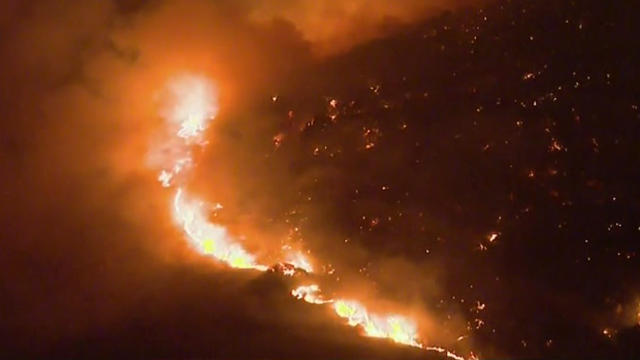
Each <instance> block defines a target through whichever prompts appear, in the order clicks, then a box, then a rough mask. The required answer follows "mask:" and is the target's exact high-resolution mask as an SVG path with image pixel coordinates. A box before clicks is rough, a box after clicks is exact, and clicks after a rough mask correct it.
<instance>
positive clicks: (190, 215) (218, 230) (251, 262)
mask: <svg viewBox="0 0 640 360" xmlns="http://www.w3.org/2000/svg"><path fill="white" fill-rule="evenodd" d="M207 207H208V204H206V203H204V202H203V201H200V200H197V199H190V198H188V197H187V196H186V195H185V192H184V190H183V189H182V188H179V189H178V190H177V191H176V195H175V197H174V200H173V217H174V219H175V220H176V221H177V223H178V225H180V226H181V227H182V229H183V230H184V232H185V234H186V235H187V239H188V240H189V242H190V243H191V245H192V246H193V247H194V248H195V249H196V250H197V251H198V252H199V253H201V254H205V255H209V256H213V257H214V258H216V259H218V260H220V261H222V262H224V263H227V264H228V265H229V266H231V267H233V268H238V269H256V270H260V271H266V270H267V269H268V267H266V266H263V265H258V264H257V263H256V259H255V256H253V255H251V254H249V253H248V252H247V251H246V250H245V249H244V248H243V247H242V246H241V245H239V244H237V243H235V242H234V239H233V238H232V237H231V236H230V235H229V233H228V232H227V230H226V229H225V228H224V227H223V226H220V225H217V224H213V223H211V222H210V221H209V220H208V219H207V216H206V210H207Z"/></svg>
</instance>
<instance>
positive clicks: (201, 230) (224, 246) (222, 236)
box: [158, 75, 268, 271]
mask: <svg viewBox="0 0 640 360" xmlns="http://www.w3.org/2000/svg"><path fill="white" fill-rule="evenodd" d="M167 92H168V94H167V95H168V106H167V107H165V108H164V110H163V111H162V112H161V115H162V116H163V117H164V118H165V119H166V120H167V122H168V127H169V130H170V131H171V132H172V134H173V135H172V137H171V142H170V143H171V145H173V146H174V149H171V150H172V152H171V153H172V154H177V156H176V157H175V158H170V159H168V160H167V164H166V165H168V166H167V167H166V168H163V169H162V170H161V171H160V174H159V175H158V181H160V183H161V184H162V186H164V187H171V186H172V185H176V182H177V183H178V184H177V185H178V188H177V189H176V193H175V195H174V198H173V213H172V214H173V219H174V220H175V222H176V223H177V224H178V225H179V226H180V227H181V228H182V230H183V231H184V233H185V235H186V238H187V240H188V241H189V243H190V244H191V245H192V246H193V247H194V248H195V249H196V251H198V252H199V253H201V254H204V255H208V256H212V257H214V258H216V259H218V260H219V261H222V262H224V263H226V264H228V265H229V266H231V267H233V268H239V269H255V270H260V271H266V270H267V269H268V267H266V266H264V265H259V264H257V263H256V258H255V256H254V255H252V254H249V253H248V252H247V251H246V250H245V249H244V248H243V247H242V246H241V245H240V244H238V243H237V242H236V241H235V240H234V238H233V237H232V236H231V235H230V234H229V233H228V232H227V230H226V229H225V228H224V227H223V226H221V225H218V224H214V223H212V222H211V221H209V218H208V216H207V214H208V212H209V211H210V210H211V209H212V206H211V205H209V204H206V203H205V202H203V201H201V200H198V199H195V198H192V197H190V196H188V195H187V194H186V192H185V190H184V187H183V184H180V182H181V181H178V180H176V176H177V175H178V174H182V173H183V172H184V171H185V170H187V169H188V168H189V167H191V166H192V165H193V156H192V153H191V147H192V146H193V145H197V146H204V145H205V144H206V142H205V141H204V140H203V139H202V137H203V133H204V131H205V130H206V129H207V127H208V125H209V123H210V122H211V121H212V120H213V119H214V118H215V116H216V115H217V113H218V104H217V92H216V90H215V87H214V86H213V85H212V84H211V83H210V82H209V81H207V79H206V78H204V77H199V76H195V75H184V76H181V77H178V78H176V79H173V80H172V81H171V82H170V83H169V85H168V87H167ZM219 207H221V205H218V206H216V208H219Z"/></svg>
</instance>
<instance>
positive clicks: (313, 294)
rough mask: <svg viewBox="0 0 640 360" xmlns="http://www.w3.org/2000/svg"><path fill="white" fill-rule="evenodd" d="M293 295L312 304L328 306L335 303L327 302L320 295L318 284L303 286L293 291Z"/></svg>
mask: <svg viewBox="0 0 640 360" xmlns="http://www.w3.org/2000/svg"><path fill="white" fill-rule="evenodd" d="M291 295H293V297H295V298H296V299H304V301H306V302H308V303H310V304H326V303H330V302H333V300H325V299H324V298H323V297H322V295H320V287H319V286H318V285H316V284H313V285H303V286H299V287H297V288H295V289H293V290H291Z"/></svg>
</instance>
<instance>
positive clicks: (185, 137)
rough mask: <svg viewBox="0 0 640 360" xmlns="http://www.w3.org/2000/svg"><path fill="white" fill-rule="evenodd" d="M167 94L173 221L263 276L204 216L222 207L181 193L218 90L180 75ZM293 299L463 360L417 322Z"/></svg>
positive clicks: (197, 245)
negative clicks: (427, 337) (424, 335)
mask: <svg viewBox="0 0 640 360" xmlns="http://www.w3.org/2000/svg"><path fill="white" fill-rule="evenodd" d="M167 90H168V95H169V101H168V106H167V107H165V108H164V109H163V110H162V112H161V115H162V116H163V117H164V118H165V120H167V123H168V130H169V132H170V134H171V135H170V136H169V140H168V141H167V144H166V145H167V146H168V147H170V150H171V151H170V154H173V155H172V157H171V156H170V157H169V158H164V159H162V160H163V164H162V166H161V167H162V169H161V170H160V172H159V174H158V178H157V179H158V181H159V182H160V183H161V184H162V186H163V187H166V188H170V187H173V186H175V187H176V190H175V195H174V197H173V204H172V208H173V211H172V215H173V219H174V221H175V222H176V224H177V225H178V226H180V227H181V228H182V230H183V231H184V234H185V237H186V239H187V240H188V241H189V243H190V245H191V246H193V248H194V249H195V250H196V251H197V252H198V253H200V254H203V255H206V256H210V257H213V258H215V259H217V260H218V261H221V262H223V263H225V264H227V265H229V266H230V267H232V268H238V269H254V270H258V271H267V270H268V269H269V267H267V266H264V265H260V264H258V263H257V261H256V256H255V255H253V254H251V253H249V252H247V250H245V249H244V248H243V247H242V245H240V244H239V243H238V242H237V241H236V240H235V239H234V238H233V236H231V235H230V234H229V232H228V231H227V229H226V228H225V227H224V226H222V225H219V224H215V223H213V222H211V221H210V220H209V216H208V214H209V213H210V212H211V211H215V210H218V209H220V208H221V207H222V205H220V204H216V205H215V206H212V205H211V204H207V203H206V202H204V201H202V200H199V199H197V198H195V197H193V196H191V195H189V194H187V192H186V190H185V185H186V184H185V182H186V181H185V176H184V175H183V174H184V173H186V172H187V170H189V169H190V168H191V167H192V166H193V164H194V161H193V154H192V148H193V147H194V146H200V147H202V146H205V145H206V144H207V142H206V141H205V140H204V139H203V137H204V132H205V131H206V129H207V128H208V125H209V123H210V122H211V121H212V120H213V119H214V118H215V116H216V115H217V113H218V103H217V90H216V88H215V87H214V86H213V85H212V84H211V83H210V82H209V81H208V80H207V79H206V78H205V77H201V76H196V75H184V76H181V77H178V78H175V79H173V80H172V81H171V82H170V83H169V85H168V87H167ZM178 175H182V176H180V177H179V176H178ZM491 240H493V239H491ZM279 264H280V268H281V271H282V274H283V275H290V276H293V275H295V274H296V270H297V269H300V270H304V271H305V272H306V273H312V272H313V267H312V266H311V262H310V261H309V259H308V258H307V257H306V256H304V255H303V254H302V253H301V252H296V253H290V254H288V256H287V257H286V258H285V261H284V262H281V263H279ZM291 295H292V296H293V297H295V298H296V299H301V300H304V301H306V302H308V303H311V304H316V305H325V304H331V305H332V308H333V310H334V311H335V313H336V314H337V315H338V316H339V317H341V318H345V319H347V322H348V324H349V325H351V326H354V327H359V328H361V329H362V330H363V332H364V334H365V335H366V336H370V337H377V338H387V339H391V340H393V341H395V342H397V343H400V344H405V345H409V346H413V347H417V348H421V349H425V350H427V351H436V352H439V353H442V354H445V355H446V356H447V357H449V358H452V359H455V360H464V358H463V357H461V356H458V355H456V354H454V353H452V352H449V351H448V350H445V349H443V348H439V347H425V346H424V345H423V344H422V343H421V342H420V340H419V338H418V333H417V328H416V325H415V323H414V322H413V321H411V320H410V319H408V318H406V317H403V316H400V315H378V314H370V313H369V312H368V311H367V309H366V308H365V307H364V306H363V305H362V304H360V303H359V302H357V301H354V300H342V299H338V300H333V299H326V298H324V296H323V295H322V291H321V290H320V287H319V286H318V285H317V284H312V285H303V286H299V287H297V288H295V289H293V290H291ZM472 356H473V355H472ZM473 357H474V358H475V356H473Z"/></svg>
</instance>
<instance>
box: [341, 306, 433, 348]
mask: <svg viewBox="0 0 640 360" xmlns="http://www.w3.org/2000/svg"><path fill="white" fill-rule="evenodd" d="M333 308H334V310H335V312H336V314H338V316H340V317H341V318H345V319H347V320H348V322H349V325H351V326H359V327H361V328H362V329H363V330H364V332H365V334H366V335H367V336H371V337H379V338H389V339H391V340H393V341H395V342H397V343H400V344H405V345H410V346H414V347H419V348H421V347H422V344H420V343H419V342H418V334H417V329H416V326H415V324H414V323H413V322H412V321H410V320H409V319H407V318H405V317H402V316H399V315H387V316H380V315H376V314H369V312H368V311H367V309H366V308H365V307H364V306H362V305H361V304H360V303H358V302H357V301H352V300H336V302H335V303H334V304H333Z"/></svg>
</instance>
